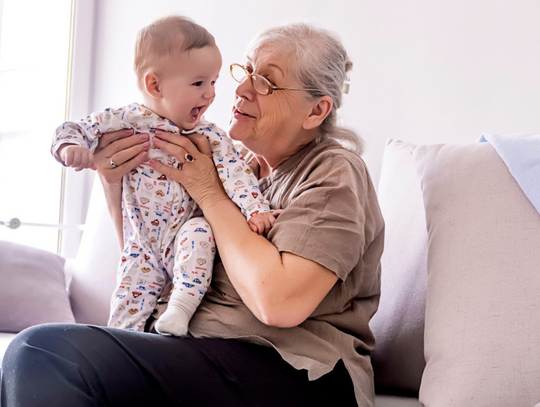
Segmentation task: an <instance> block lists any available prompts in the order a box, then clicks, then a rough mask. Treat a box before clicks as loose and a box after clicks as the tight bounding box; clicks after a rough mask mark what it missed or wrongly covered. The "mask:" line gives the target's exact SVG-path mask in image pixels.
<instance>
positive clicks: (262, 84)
mask: <svg viewBox="0 0 540 407" xmlns="http://www.w3.org/2000/svg"><path fill="white" fill-rule="evenodd" d="M232 75H233V77H234V79H236V81H237V82H240V83H241V82H244V81H245V80H246V77H247V75H246V71H245V70H244V68H242V67H241V66H239V65H233V67H232ZM251 83H252V84H253V87H254V88H255V90H256V91H257V92H258V93H260V94H261V95H267V94H268V93H269V92H270V88H269V86H268V83H267V82H266V81H265V80H264V79H263V78H262V77H261V76H259V75H253V76H251Z"/></svg>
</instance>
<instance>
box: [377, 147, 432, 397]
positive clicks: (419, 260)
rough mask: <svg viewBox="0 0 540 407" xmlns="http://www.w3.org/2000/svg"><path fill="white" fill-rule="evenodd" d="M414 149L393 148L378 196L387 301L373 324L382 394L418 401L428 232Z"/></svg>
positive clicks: (383, 290)
mask: <svg viewBox="0 0 540 407" xmlns="http://www.w3.org/2000/svg"><path fill="white" fill-rule="evenodd" d="M414 147H415V146H414V145H411V144H407V143H403V142H401V141H397V140H389V141H388V142H387V145H386V148H385V152H384V158H383V165H382V171H381V178H380V181H379V188H378V196H379V203H380V205H381V211H382V214H383V217H384V221H385V225H386V230H385V249H384V253H383V256H382V259H381V263H382V277H381V301H380V305H379V310H378V311H377V313H376V314H375V316H374V317H373V319H372V320H371V324H370V325H371V329H372V330H373V333H374V334H375V338H376V341H377V342H376V348H375V351H374V352H373V354H372V362H373V368H374V372H375V386H376V391H377V392H378V393H383V394H384V393H386V394H409V395H417V394H418V389H419V388H420V380H421V377H422V371H423V370H424V366H425V361H424V311H425V301H426V288H427V271H426V262H427V231H426V222H425V216H424V201H423V199H422V191H421V189H420V181H419V180H418V175H417V174H416V166H415V163H414V160H413V157H412V151H413V150H414Z"/></svg>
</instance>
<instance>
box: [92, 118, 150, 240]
mask: <svg viewBox="0 0 540 407" xmlns="http://www.w3.org/2000/svg"><path fill="white" fill-rule="evenodd" d="M149 148H150V142H149V136H148V134H134V130H133V129H125V130H118V131H113V132H110V133H105V134H103V136H101V137H100V139H99V144H98V147H97V148H96V151H95V152H94V163H95V165H96V167H97V171H98V174H99V178H100V179H101V183H102V184H103V191H104V192H105V199H106V200H107V206H108V208H109V213H110V214H111V219H112V220H113V223H114V227H115V229H116V234H117V236H118V243H119V245H120V247H123V245H124V237H123V226H122V178H123V177H124V175H126V174H127V173H128V172H129V171H131V170H132V169H133V168H135V167H136V166H138V165H139V164H142V163H143V162H144V160H146V158H147V157H148V151H147V150H148V149H149ZM112 164H114V165H112Z"/></svg>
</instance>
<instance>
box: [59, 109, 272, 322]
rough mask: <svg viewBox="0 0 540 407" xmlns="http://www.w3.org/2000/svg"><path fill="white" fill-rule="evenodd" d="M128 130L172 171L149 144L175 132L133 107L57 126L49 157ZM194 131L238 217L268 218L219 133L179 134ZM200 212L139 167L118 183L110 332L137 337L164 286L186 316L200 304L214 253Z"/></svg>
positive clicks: (169, 159)
mask: <svg viewBox="0 0 540 407" xmlns="http://www.w3.org/2000/svg"><path fill="white" fill-rule="evenodd" d="M130 128H132V129H134V130H135V133H143V132H145V133H148V134H149V135H150V146H151V148H150V150H149V153H148V156H149V158H155V159H156V160H158V161H160V162H162V163H164V164H167V165H169V166H177V164H178V161H177V159H176V158H175V157H173V156H170V155H168V154H166V153H164V152H162V151H161V150H159V149H158V148H156V147H155V146H154V144H153V137H154V130H155V129H159V130H163V131H169V132H173V133H177V134H180V130H179V128H178V127H177V126H176V125H174V124H173V123H172V122H170V121H169V120H167V119H165V118H163V117H160V116H158V115H156V114H155V113H153V112H151V111H150V110H148V109H147V108H145V107H144V106H143V105H139V104H136V103H133V104H130V105H127V106H125V107H121V108H119V109H105V111H103V112H95V113H92V114H91V115H90V116H88V117H86V118H85V119H81V121H80V122H78V123H77V122H66V123H64V124H62V125H61V126H60V127H58V129H56V132H55V135H54V139H53V145H52V149H51V152H52V154H53V155H54V157H55V158H56V159H57V160H58V161H60V162H62V161H61V159H60V157H59V156H58V153H57V151H58V148H59V147H60V146H61V145H62V144H66V143H69V144H75V145H80V146H86V147H88V148H89V149H90V150H91V151H92V152H93V151H95V149H96V147H97V145H98V141H99V140H98V138H99V137H100V136H101V135H102V134H103V133H107V132H111V131H116V130H121V129H130ZM195 132H196V133H200V134H203V135H206V137H207V138H208V140H209V141H210V145H211V147H212V154H213V159H214V163H215V165H216V168H217V171H218V174H219V176H220V178H221V181H222V182H223V185H224V187H225V191H226V193H227V194H228V195H229V197H230V198H231V199H232V200H233V201H234V202H235V203H236V204H237V205H238V206H239V207H240V209H241V211H242V213H243V214H244V216H246V218H247V219H250V217H251V216H253V215H254V214H256V213H259V212H268V211H269V210H270V207H269V206H268V202H267V201H265V200H264V198H263V196H262V194H261V193H260V192H259V185H258V181H257V179H256V177H255V176H254V175H253V174H252V172H251V170H250V168H249V167H248V166H247V164H246V163H245V162H244V160H243V158H242V157H241V156H240V154H239V153H238V152H236V151H235V149H234V147H233V144H232V140H231V139H230V138H229V137H228V136H227V135H226V134H225V132H224V131H223V130H221V129H219V128H218V127H217V126H215V125H214V124H212V123H208V122H205V121H202V122H200V123H199V124H198V126H196V127H195V129H193V130H191V131H189V132H184V134H187V133H195ZM200 212H201V211H200V209H199V208H198V206H197V204H196V203H195V202H194V201H193V199H191V197H190V196H189V195H188V193H187V191H186V190H185V189H184V187H183V186H182V185H180V184H178V183H177V182H175V181H172V180H169V179H167V177H166V176H165V175H164V174H160V173H159V172H157V171H155V170H154V169H153V168H152V167H150V166H149V165H148V164H147V163H146V162H145V163H143V164H142V165H140V166H138V167H137V168H135V169H133V170H131V172H130V173H128V174H127V175H125V176H124V179H123V183H122V213H123V227H124V251H123V253H122V258H121V261H120V266H119V271H118V280H117V288H116V290H115V292H114V294H113V297H112V300H111V315H110V319H109V323H108V325H109V326H113V327H117V328H123V329H128V330H131V331H143V329H144V325H145V322H146V320H147V318H148V317H149V316H150V314H151V313H152V311H153V310H154V307H155V305H156V302H157V299H158V298H159V296H160V294H161V292H162V290H163V287H164V286H165V285H166V284H168V283H169V282H170V281H171V279H172V281H173V282H174V290H175V292H176V291H181V293H180V294H179V295H182V296H183V297H184V299H185V301H188V302H190V304H195V306H194V307H193V309H194V308H195V307H196V306H197V305H198V304H199V303H200V301H201V300H202V297H203V296H204V294H205V292H206V289H207V288H208V285H209V283H210V278H211V274H212V264H213V259H214V254H215V243H214V239H213V235H212V230H211V229H210V226H209V225H208V223H206V221H205V219H204V218H202V217H200ZM197 215H199V216H198V217H195V216H197ZM175 238H176V239H175ZM173 295H178V294H173Z"/></svg>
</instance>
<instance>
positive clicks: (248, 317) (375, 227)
mask: <svg viewBox="0 0 540 407" xmlns="http://www.w3.org/2000/svg"><path fill="white" fill-rule="evenodd" d="M260 189H261V192H262V193H263V194H264V196H265V197H266V199H268V200H269V202H270V205H271V207H272V208H273V209H284V212H283V213H282V214H281V215H280V216H279V218H278V219H277V221H276V223H275V225H274V227H273V229H272V230H271V232H270V233H269V236H268V240H269V241H270V242H272V243H273V244H274V245H275V246H276V247H277V248H278V249H279V250H280V252H289V253H294V254H296V255H298V256H301V257H304V258H306V259H309V260H312V261H314V262H317V263H319V264H321V265H322V266H324V267H326V268H328V269H329V270H331V271H333V272H334V273H336V275H337V276H338V278H339V280H338V282H337V283H336V284H335V286H334V287H333V288H332V290H331V291H330V292H329V293H328V295H327V296H326V297H325V298H324V300H323V301H322V302H321V303H320V304H319V306H318V307H317V309H316V310H315V311H314V312H313V314H312V315H311V316H310V317H309V318H308V319H307V320H305V321H304V322H303V323H302V324H300V325H299V326H296V327H293V328H276V327H271V326H267V325H265V324H263V323H262V322H260V321H259V320H258V319H257V318H255V316H254V315H253V314H252V313H251V311H250V310H249V309H248V308H247V307H246V306H245V305H244V303H243V302H242V300H241V298H240V296H239V295H238V293H237V292H236V290H235V289H234V287H233V285H232V284H231V282H230V280H229V278H228V276H227V273H226V271H225V269H224V268H223V264H222V263H221V262H220V261H219V259H218V260H217V261H216V264H215V267H214V274H213V279H212V283H211V287H210V289H209V290H208V292H207V293H206V295H205V297H204V299H203V301H202V303H201V305H200V306H199V308H198V310H197V312H196V313H195V315H194V316H193V319H192V320H191V322H190V325H189V331H190V333H191V334H192V335H194V336H195V337H221V338H241V339H244V340H246V341H250V342H255V343H259V344H262V345H266V346H273V347H274V348H276V349H277V351H278V352H279V353H280V354H281V356H282V357H283V359H284V360H286V361H287V362H288V363H290V364H291V365H292V366H294V367H295V368H296V369H306V370H307V371H308V376H309V379H310V380H315V379H318V378H319V377H321V376H322V375H324V374H326V373H328V372H330V371H331V370H332V369H333V367H334V366H335V364H336V363H337V362H338V361H339V360H340V359H343V362H344V364H345V366H346V368H347V370H348V371H349V373H350V375H351V377H352V380H353V383H354V389H355V394H356V398H357V401H358V405H359V406H372V403H373V397H374V390H373V371H372V368H371V361H370V356H369V355H370V351H371V350H372V349H373V347H374V344H375V341H374V338H373V334H372V332H371V330H370V328H369V325H368V323H369V320H370V319H371V317H372V316H373V314H374V313H375V311H376V310H377V306H378V303H379V294H380V258H381V254H382V251H383V236H384V223H383V219H382V216H381V212H380V209H379V204H378V202H377V196H376V193H375V190H374V188H373V184H372V182H371V179H370V176H369V173H368V170H367V167H366V165H365V163H364V162H363V160H362V159H361V158H359V157H358V156H357V155H356V154H354V153H352V152H350V151H348V150H346V149H344V148H343V147H342V146H341V145H340V144H338V143H337V142H335V141H326V142H323V143H321V144H316V143H315V142H313V143H311V144H309V145H308V146H306V147H305V148H303V149H302V150H301V151H299V152H298V153H297V154H296V155H294V156H293V157H291V158H290V159H288V160H287V161H286V162H284V163H283V164H281V165H280V166H279V167H278V168H277V169H276V170H275V171H274V172H273V173H272V175H271V176H269V177H267V178H263V179H261V180H260Z"/></svg>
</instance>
